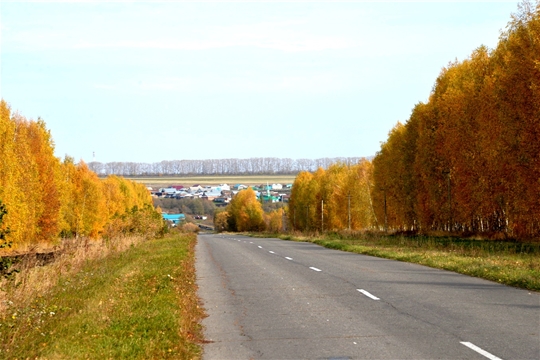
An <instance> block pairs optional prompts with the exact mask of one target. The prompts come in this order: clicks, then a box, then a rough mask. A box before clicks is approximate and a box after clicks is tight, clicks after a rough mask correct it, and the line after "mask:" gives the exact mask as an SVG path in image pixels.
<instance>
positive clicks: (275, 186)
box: [272, 184, 283, 190]
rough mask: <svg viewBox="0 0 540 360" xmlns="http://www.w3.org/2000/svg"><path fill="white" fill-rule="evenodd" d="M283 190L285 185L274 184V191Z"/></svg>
mask: <svg viewBox="0 0 540 360" xmlns="http://www.w3.org/2000/svg"><path fill="white" fill-rule="evenodd" d="M281 189H283V185H281V184H272V190H281Z"/></svg>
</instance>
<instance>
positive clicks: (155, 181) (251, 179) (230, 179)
mask: <svg viewBox="0 0 540 360" xmlns="http://www.w3.org/2000/svg"><path fill="white" fill-rule="evenodd" d="M295 178H296V175H242V176H217V175H216V176H155V177H129V179H130V180H133V181H136V182H140V183H143V184H145V185H147V186H158V187H165V186H169V185H184V186H192V185H195V184H199V185H219V184H228V185H235V184H244V185H261V184H266V183H269V184H292V183H293V182H294V179H295Z"/></svg>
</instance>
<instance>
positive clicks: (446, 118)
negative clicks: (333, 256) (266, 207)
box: [289, 1, 540, 239]
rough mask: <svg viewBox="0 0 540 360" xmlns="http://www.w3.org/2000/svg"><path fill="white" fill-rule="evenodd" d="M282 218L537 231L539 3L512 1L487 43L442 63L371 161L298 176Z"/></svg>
mask: <svg viewBox="0 0 540 360" xmlns="http://www.w3.org/2000/svg"><path fill="white" fill-rule="evenodd" d="M361 169H362V170H361ZM349 214H350V215H349ZM289 221H290V222H291V223H292V224H293V226H294V228H297V229H301V230H303V229H346V228H351V229H365V228H379V229H382V228H385V227H387V228H388V229H390V230H402V231H421V232H428V231H446V232H462V233H471V234H488V233H489V234H502V235H504V236H509V237H514V238H520V239H525V238H538V236H540V3H539V2H538V1H537V2H535V3H532V2H523V3H521V4H520V5H519V11H518V13H517V14H513V15H512V19H511V21H510V22H509V24H508V27H507V29H506V31H504V32H503V33H502V34H501V36H500V40H499V43H498V45H497V47H496V48H495V49H493V50H489V49H487V48H486V47H480V48H478V49H476V50H475V51H474V52H473V53H472V55H471V56H470V57H469V58H468V59H466V60H464V61H461V62H457V61H456V62H453V63H451V64H449V65H448V66H447V67H446V68H444V69H443V70H442V72H441V74H440V76H439V77H438V78H437V80H436V83H435V85H434V87H433V90H432V93H431V95H430V97H429V101H428V102H427V103H419V104H418V105H416V106H415V107H414V109H413V111H412V114H411V116H410V118H409V119H408V121H407V122H406V123H405V124H401V123H398V124H397V125H396V126H395V127H394V128H393V129H392V130H391V132H390V133H389V136H388V139H387V141H386V142H385V143H383V144H382V146H381V150H380V151H379V152H378V153H377V155H376V157H375V158H374V159H373V161H372V163H371V164H368V163H361V164H359V165H355V166H353V167H347V166H345V165H336V166H333V167H331V168H329V169H328V170H326V171H324V170H318V171H316V172H315V173H313V174H311V173H301V174H299V175H298V177H297V178H296V181H295V183H294V185H293V192H292V194H291V204H290V211H289Z"/></svg>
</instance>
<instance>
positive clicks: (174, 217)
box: [161, 214, 186, 223]
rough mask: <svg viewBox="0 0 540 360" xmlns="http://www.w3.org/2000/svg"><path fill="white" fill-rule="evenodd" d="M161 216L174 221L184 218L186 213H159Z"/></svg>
mask: <svg viewBox="0 0 540 360" xmlns="http://www.w3.org/2000/svg"><path fill="white" fill-rule="evenodd" d="M161 216H163V219H165V220H171V221H172V222H174V223H177V222H179V221H182V220H186V215H184V214H161Z"/></svg>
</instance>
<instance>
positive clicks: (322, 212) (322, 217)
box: [321, 200, 324, 233]
mask: <svg viewBox="0 0 540 360" xmlns="http://www.w3.org/2000/svg"><path fill="white" fill-rule="evenodd" d="M323 232H324V200H321V233H323Z"/></svg>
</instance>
